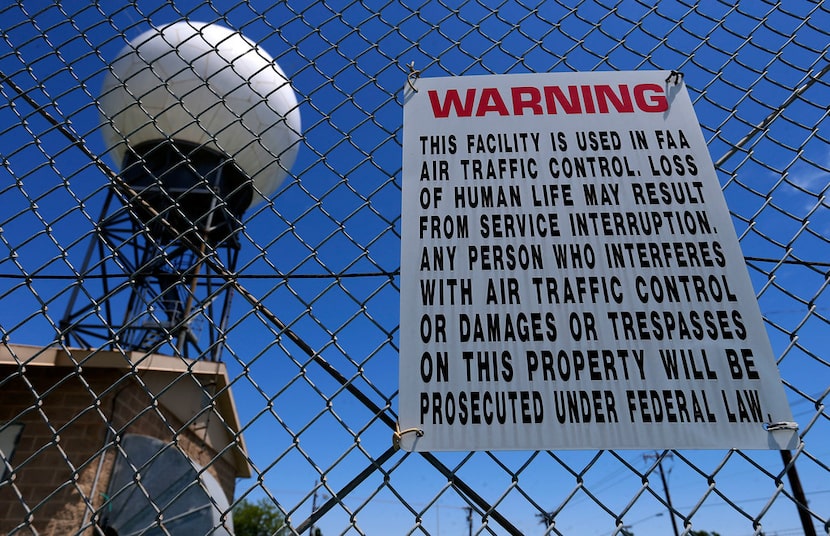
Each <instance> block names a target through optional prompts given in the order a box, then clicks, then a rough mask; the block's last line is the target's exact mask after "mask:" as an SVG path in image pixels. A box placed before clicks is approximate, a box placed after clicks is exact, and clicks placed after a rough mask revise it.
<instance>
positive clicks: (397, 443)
mask: <svg viewBox="0 0 830 536" xmlns="http://www.w3.org/2000/svg"><path fill="white" fill-rule="evenodd" d="M406 434H415V436H416V437H424V431H423V430H421V429H420V428H407V429H406V430H401V428H400V424H398V423H395V431H394V432H393V433H392V446H393V447H395V450H400V448H401V438H402V437H403V436H404V435H406Z"/></svg>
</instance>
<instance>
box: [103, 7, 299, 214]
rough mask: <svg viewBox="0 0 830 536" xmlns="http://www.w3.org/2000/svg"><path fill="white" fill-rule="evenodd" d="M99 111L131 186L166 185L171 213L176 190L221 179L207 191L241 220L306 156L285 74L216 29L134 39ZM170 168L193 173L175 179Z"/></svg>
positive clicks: (178, 28)
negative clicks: (203, 179) (202, 178)
mask: <svg viewBox="0 0 830 536" xmlns="http://www.w3.org/2000/svg"><path fill="white" fill-rule="evenodd" d="M99 106H100V109H101V111H102V113H103V115H104V116H105V119H106V121H105V126H104V138H105V141H106V143H107V145H108V146H109V147H110V152H111V154H112V156H113V158H114V160H115V161H116V164H117V165H118V166H119V167H120V169H121V170H122V176H123V177H124V178H125V180H126V182H128V183H129V184H132V185H133V186H136V185H137V186H139V187H141V188H145V187H146V188H150V182H154V183H156V184H159V183H160V184H161V185H162V186H165V187H168V188H166V189H165V191H164V192H163V195H164V196H166V197H167V199H168V203H169V204H173V205H179V206H181V205H182V198H181V197H178V195H179V194H178V193H176V192H175V191H176V189H178V190H179V191H181V192H184V191H187V192H191V191H192V190H193V184H189V183H188V181H190V183H193V181H194V177H196V176H197V175H204V174H205V172H207V173H210V172H211V170H213V172H214V174H216V173H218V172H219V171H222V170H224V171H223V173H224V175H225V176H226V179H225V184H218V185H217V184H214V183H212V182H211V181H208V183H209V184H208V189H209V190H210V191H211V192H213V193H214V194H215V195H218V196H219V204H220V205H221V204H222V203H223V202H224V203H226V204H228V205H232V206H231V208H230V209H231V212H232V213H233V214H234V215H235V216H236V217H238V216H240V215H241V214H242V212H244V210H245V209H247V208H248V207H249V206H250V205H252V204H254V203H255V202H256V201H257V200H258V199H262V197H263V196H265V197H267V196H270V195H271V194H273V193H274V192H275V191H276V190H277V188H278V187H279V185H280V184H281V183H282V181H283V180H284V179H285V177H286V175H287V172H288V170H289V169H290V168H291V166H292V165H293V163H294V160H295V159H296V156H297V152H298V148H299V140H300V128H301V125H300V112H299V109H298V106H297V98H296V96H295V94H294V91H293V90H292V88H291V85H290V82H289V81H288V79H287V78H286V76H285V74H284V73H283V71H282V69H280V67H279V65H277V63H276V62H275V61H274V60H273V59H272V58H271V56H269V55H268V54H267V53H266V52H265V51H263V50H262V49H261V48H260V47H258V46H257V45H256V44H254V43H253V42H251V41H249V40H248V39H247V38H245V37H244V36H243V35H242V34H240V33H239V32H235V31H232V30H229V29H227V28H225V27H222V26H219V25H216V24H207V23H197V22H178V23H174V24H169V25H166V26H163V27H160V28H157V29H152V30H149V31H146V32H144V33H142V34H141V35H139V36H138V37H136V38H135V39H133V40H131V41H130V43H129V44H128V45H127V46H126V47H124V49H123V50H122V51H121V53H120V55H119V56H118V57H117V59H116V60H115V61H114V62H113V64H112V66H111V69H110V71H109V73H108V75H107V77H106V80H105V82H104V87H103V90H102V95H101V98H100V100H99ZM169 166H173V167H176V166H179V167H180V168H182V167H183V168H186V169H184V170H183V171H182V170H180V171H181V173H178V172H174V173H168V172H166V171H165V169H166V167H169ZM128 168H130V169H131V170H132V171H129V170H128ZM182 174H184V175H188V174H190V175H192V177H191V178H190V179H187V178H184V179H183V178H182ZM219 174H220V175H221V174H222V173H219ZM148 176H151V178H148ZM228 176H230V178H228ZM168 182H170V183H171V184H168ZM250 186H253V187H255V189H256V190H257V191H258V192H259V194H255V193H254V192H253V191H252V189H251V188H250ZM171 189H172V190H173V193H170V190H171ZM183 195H184V194H183ZM228 195H233V196H235V197H234V198H233V199H231V200H230V201H228V200H227V199H224V198H223V197H224V196H228ZM157 197H158V196H157ZM171 201H172V203H170V202H171ZM200 202H202V203H203V202H204V200H202V201H200ZM151 204H153V205H157V204H158V199H156V201H155V202H153V203H151ZM155 208H156V209H157V210H159V209H162V210H163V209H165V208H166V207H159V206H156V207H155ZM160 211H161V210H160ZM200 211H202V209H201V208H198V209H195V216H196V217H199V215H200V214H199V213H200ZM185 215H186V216H187V214H185Z"/></svg>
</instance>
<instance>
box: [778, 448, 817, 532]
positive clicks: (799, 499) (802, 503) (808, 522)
mask: <svg viewBox="0 0 830 536" xmlns="http://www.w3.org/2000/svg"><path fill="white" fill-rule="evenodd" d="M781 460H782V461H783V462H784V468H785V469H786V470H787V479H788V480H789V481H790V488H791V489H792V490H793V497H795V504H796V507H797V508H798V517H799V519H801V526H802V527H803V528H804V536H816V528H815V527H814V526H813V520H812V519H810V511H809V510H808V509H807V496H806V495H804V488H802V487H801V479H800V478H798V471H797V470H796V469H795V462H794V461H793V455H792V453H791V452H790V451H789V450H782V451H781Z"/></svg>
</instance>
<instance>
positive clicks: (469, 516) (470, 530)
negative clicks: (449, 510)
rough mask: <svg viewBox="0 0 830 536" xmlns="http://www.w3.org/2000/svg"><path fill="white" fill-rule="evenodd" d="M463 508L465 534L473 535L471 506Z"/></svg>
mask: <svg viewBox="0 0 830 536" xmlns="http://www.w3.org/2000/svg"><path fill="white" fill-rule="evenodd" d="M464 509H465V510H467V534H468V536H473V507H472V506H468V507H466V508H464Z"/></svg>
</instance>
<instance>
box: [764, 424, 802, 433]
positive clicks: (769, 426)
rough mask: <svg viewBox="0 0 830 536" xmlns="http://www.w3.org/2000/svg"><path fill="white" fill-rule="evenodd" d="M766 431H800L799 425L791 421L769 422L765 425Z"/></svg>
mask: <svg viewBox="0 0 830 536" xmlns="http://www.w3.org/2000/svg"><path fill="white" fill-rule="evenodd" d="M764 429H765V430H766V431H767V432H777V431H779V430H798V423H795V422H791V421H782V422H768V423H764Z"/></svg>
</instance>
